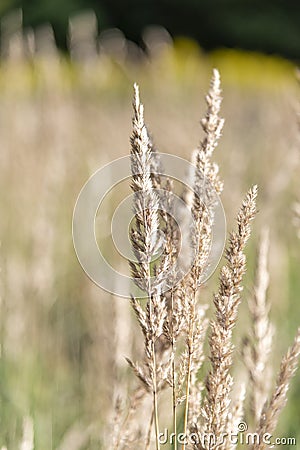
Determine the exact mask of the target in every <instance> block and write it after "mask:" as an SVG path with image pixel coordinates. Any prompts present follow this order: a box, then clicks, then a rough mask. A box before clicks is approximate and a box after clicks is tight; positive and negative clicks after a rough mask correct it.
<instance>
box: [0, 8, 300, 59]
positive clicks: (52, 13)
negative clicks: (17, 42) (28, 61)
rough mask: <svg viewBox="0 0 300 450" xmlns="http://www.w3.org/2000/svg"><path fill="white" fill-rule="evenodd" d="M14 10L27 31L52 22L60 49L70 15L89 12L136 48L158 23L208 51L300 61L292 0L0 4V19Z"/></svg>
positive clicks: (299, 30) (297, 15)
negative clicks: (17, 9)
mask: <svg viewBox="0 0 300 450" xmlns="http://www.w3.org/2000/svg"><path fill="white" fill-rule="evenodd" d="M16 6H19V7H22V9H23V12H24V23H25V26H26V27H27V26H33V27H37V26H39V25H41V24H43V23H51V24H52V26H53V28H54V32H55V35H56V38H57V42H58V44H59V46H60V47H62V48H66V34H67V26H68V18H69V16H70V14H73V13H74V12H78V11H79V10H82V9H93V10H94V11H95V13H96V15H97V17H98V19H99V21H100V29H101V30H104V29H106V28H111V27H117V28H119V29H121V30H122V31H123V33H124V34H125V35H126V37H127V38H128V39H131V40H133V41H134V42H136V43H141V36H142V31H143V29H144V28H145V27H146V26H148V25H153V24H157V25H161V26H164V27H165V28H166V29H167V30H168V31H169V32H170V33H171V35H172V36H173V37H174V36H179V35H182V36H189V37H192V38H194V39H196V40H197V41H198V42H199V43H200V45H201V46H202V47H203V48H204V49H208V50H209V49H213V48H218V47H230V48H234V47H237V48H243V49H250V50H260V51H263V52H267V53H276V54H280V55H283V56H285V57H288V58H291V59H294V60H299V58H300V27H299V23H300V4H299V2H297V1H294V0H275V1H274V0H265V1H263V2H262V1H260V0H227V1H224V0H199V1H195V0H156V1H152V0H128V1H126V2H124V1H123V0H64V1H63V2H62V1H60V0H26V1H25V0H24V1H23V2H21V1H19V0H2V2H1V5H0V17H1V15H3V14H4V13H5V12H7V11H9V10H10V9H12V8H15V7H16Z"/></svg>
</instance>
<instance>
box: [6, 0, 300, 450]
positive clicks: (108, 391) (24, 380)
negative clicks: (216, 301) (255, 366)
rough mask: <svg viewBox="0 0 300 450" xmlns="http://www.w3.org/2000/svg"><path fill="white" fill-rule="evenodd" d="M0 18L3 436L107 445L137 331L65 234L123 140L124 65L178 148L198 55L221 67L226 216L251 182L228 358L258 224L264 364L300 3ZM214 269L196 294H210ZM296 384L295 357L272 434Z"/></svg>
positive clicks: (200, 84)
mask: <svg viewBox="0 0 300 450" xmlns="http://www.w3.org/2000/svg"><path fill="white" fill-rule="evenodd" d="M0 21H1V33H0V34H1V60H0V188H1V196H0V205H1V219H0V229H1V248H0V267H1V275H0V277H1V312H0V340H1V355H0V414H1V417H0V448H1V446H2V447H3V448H7V449H8V450H11V449H12V450H14V449H19V448H22V449H23V450H25V449H31V448H35V449H39V450H40V449H41V450H49V449H60V450H77V449H78V450H80V449H91V450H92V449H101V448H110V446H109V443H107V442H108V438H107V436H108V430H109V425H110V423H111V422H112V417H113V414H114V408H113V403H114V400H115V398H116V396H117V394H121V395H122V396H123V397H124V398H125V399H126V398H127V397H128V396H129V395H130V394H129V393H130V391H131V390H132V389H133V388H134V386H135V380H134V378H133V377H132V376H131V374H130V371H129V370H128V368H127V366H126V362H125V360H124V356H126V355H127V356H131V357H132V358H133V359H135V357H136V355H139V353H140V351H141V347H142V342H141V336H140V334H139V332H138V330H137V327H136V324H135V320H134V317H133V315H132V313H131V311H130V306H129V304H128V301H127V300H124V299H120V298H114V297H112V296H110V295H109V294H107V293H105V292H102V291H101V290H100V289H99V288H97V287H96V286H94V285H93V284H92V282H91V281H90V280H89V279H88V278H87V276H86V275H85V274H84V272H83V271H82V269H81V267H80V266H79V264H78V261H77V259H76V256H75V252H74V249H73V245H72V234H71V221H72V211H73V207H74V204H75V201H76V198H77V195H78V193H79V191H80V189H81V187H82V186H83V184H84V183H85V181H86V180H87V178H88V177H89V176H90V175H91V174H92V173H94V171H95V170H97V169H98V168H99V167H101V166H102V165H103V164H105V163H107V162H109V161H111V160H112V159H113V158H116V157H119V156H124V155H127V154H128V152H129V150H130V146H129V136H130V133H131V114H132V111H131V101H132V85H133V82H135V81H136V82H138V83H139V84H140V88H141V95H142V100H143V102H144V104H145V116H146V120H147V123H148V125H149V128H150V130H151V133H152V134H153V136H154V140H155V143H156V145H157V147H158V148H159V150H161V151H164V152H168V153H172V154H176V155H179V156H182V157H186V158H190V155H191V152H192V150H193V149H194V148H195V147H196V146H197V144H198V143H199V141H200V138H201V128H200V125H199V121H200V118H201V117H202V116H203V115H204V113H205V101H204V95H205V93H206V91H207V89H208V86H209V79H210V76H211V71H212V68H213V67H217V68H218V69H219V71H220V73H221V78H222V86H223V96H224V101H223V107H222V115H223V117H224V118H225V120H226V122H225V129H224V135H223V137H222V140H221V143H220V145H219V148H218V149H217V151H216V160H217V162H218V163H219V165H220V172H221V175H222V178H223V179H224V182H225V189H224V193H223V197H222V200H223V203H224V208H225V212H226V217H227V221H228V228H229V229H230V228H231V226H232V225H233V223H234V217H235V215H236V212H237V210H238V208H239V205H240V203H241V200H242V198H243V195H244V193H245V192H246V191H247V190H248V188H249V186H250V185H252V184H254V183H257V184H258V185H259V190H260V194H259V214H258V217H257V220H256V222H255V225H254V233H253V237H252V239H251V242H250V245H249V246H248V260H249V270H248V274H247V277H246V280H245V283H244V285H245V289H244V293H243V298H244V301H243V305H242V308H241V311H240V313H241V314H240V318H239V323H238V327H237V330H236V333H235V343H236V346H237V352H236V367H238V368H239V371H240V373H242V371H243V369H242V364H241V363H240V359H241V357H240V353H239V348H240V343H241V339H242V337H243V335H244V334H245V333H246V331H247V325H248V322H249V319H248V311H247V298H248V297H249V296H251V295H252V293H253V272H254V267H255V255H256V247H257V241H258V237H259V232H260V229H261V227H262V226H264V225H268V226H269V227H270V230H271V249H270V272H271V280H270V289H269V299H270V303H271V320H272V321H273V323H274V324H275V326H276V335H275V339H274V356H273V357H272V359H271V361H270V364H271V365H272V366H273V367H274V374H276V371H277V370H278V366H279V362H280V358H281V356H282V354H283V353H284V351H285V350H286V348H287V346H288V345H289V344H290V343H291V341H292V339H293V336H294V334H295V332H296V329H297V326H298V325H299V324H300V304H299V298H300V276H299V264H300V252H299V250H300V242H299V237H298V233H297V229H296V227H295V225H294V213H293V207H294V204H295V203H296V202H297V201H300V192H299V188H300V181H299V151H300V149H299V127H298V125H299V124H297V121H298V113H299V110H300V108H299V98H300V89H299V86H298V84H297V80H296V72H295V68H296V65H297V62H299V57H300V27H299V23H300V6H299V5H298V3H297V2H295V1H292V0H286V1H279V0H277V1H267V0H266V1H264V2H258V1H251V2H250V1H245V0H244V1H241V0H230V1H229V0H228V1H226V2H225V1H220V0H214V1H208V0H201V1H198V2H195V1H192V0H189V1H185V2H183V1H180V0H177V1H175V0H174V1H171V0H168V1H167V0H164V1H161V2H158V1H156V2H150V1H149V0H148V1H145V0H144V1H139V2H137V1H133V0H132V1H129V2H126V3H125V2H121V0H119V1H117V0H114V1H107V0H105V1H104V0H103V1H96V0H93V1H92V0H90V1H85V0H77V1H75V0H65V1H64V2H58V1H54V0H52V1H50V0H48V1H46V0H43V1H42V0H40V1H36V0H26V2H24V3H23V4H21V3H20V2H18V1H12V0H2V1H1V2H0ZM111 198H112V201H111V202H110V203H109V204H108V205H107V211H106V212H105V213H102V214H101V215H100V216H99V218H98V221H99V223H98V225H99V228H98V231H99V235H98V239H99V243H100V245H101V244H103V243H104V242H106V240H107V236H108V233H109V223H110V218H111V215H112V213H113V209H114V207H115V205H116V204H117V203H118V194H116V196H115V198H114V196H113V195H112V197H111ZM115 263H116V266H118V267H119V265H120V267H122V270H126V269H125V266H126V262H125V261H122V260H120V261H119V260H118V261H116V262H115ZM217 276H218V271H217V272H216V273H215V274H214V276H213V277H212V278H211V279H210V280H209V281H208V282H207V283H206V285H205V286H204V288H203V291H202V294H201V301H204V302H207V303H208V304H209V305H210V310H212V301H211V299H212V293H213V291H214V290H215V289H216V283H217ZM237 376H238V374H237ZM299 400H300V377H299V373H298V375H296V377H295V379H294V381H293V385H292V389H291V392H290V394H289V402H288V405H287V407H286V408H285V411H284V414H283V415H282V417H281V421H280V425H279V428H278V432H277V435H278V436H286V437H288V436H291V437H296V438H297V439H298V446H299V445H300V434H299V430H300V427H299V425H300V407H299V404H300V403H299ZM32 442H34V447H33V445H32ZM26 445H27V446H26ZM296 448H298V447H296Z"/></svg>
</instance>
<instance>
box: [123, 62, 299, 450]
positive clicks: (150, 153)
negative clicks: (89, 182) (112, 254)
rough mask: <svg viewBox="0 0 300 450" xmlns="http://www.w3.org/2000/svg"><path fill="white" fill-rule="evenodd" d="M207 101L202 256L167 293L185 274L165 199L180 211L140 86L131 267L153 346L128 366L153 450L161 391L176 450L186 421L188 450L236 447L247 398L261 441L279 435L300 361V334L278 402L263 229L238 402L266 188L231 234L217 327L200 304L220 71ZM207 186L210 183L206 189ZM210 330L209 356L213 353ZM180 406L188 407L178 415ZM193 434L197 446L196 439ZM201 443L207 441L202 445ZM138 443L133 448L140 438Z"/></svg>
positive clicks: (195, 239) (197, 181)
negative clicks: (239, 342) (163, 284)
mask: <svg viewBox="0 0 300 450" xmlns="http://www.w3.org/2000/svg"><path fill="white" fill-rule="evenodd" d="M206 103H207V112H206V116H205V118H204V119H202V121H201V125H202V128H203V131H204V138H203V139H202V141H201V142H200V145H199V147H198V149H197V150H196V151H195V152H194V154H193V158H194V161H195V172H194V181H193V197H192V199H191V200H190V210H191V214H192V216H193V219H194V221H193V227H192V229H191V232H190V242H189V243H186V242H185V243H184V245H189V246H190V247H191V248H192V249H193V250H194V251H195V255H196V256H195V260H194V262H193V265H192V267H191V269H190V271H189V273H188V274H187V275H186V276H185V277H184V278H183V279H182V280H181V281H180V282H177V283H176V284H175V285H174V286H173V287H172V288H171V289H170V290H169V291H168V292H162V291H161V289H160V283H159V282H158V283H154V284H151V279H152V275H153V274H155V275H156V277H157V279H158V280H162V277H163V274H164V271H166V270H168V273H169V274H171V275H170V276H171V277H172V274H173V273H174V271H175V270H176V264H177V262H176V257H177V256H178V246H179V238H178V230H177V229H176V226H175V224H174V222H173V221H172V218H171V216H170V215H169V214H166V213H165V212H164V206H165V204H164V202H168V203H169V206H170V205H171V204H172V195H171V194H172V189H173V185H172V182H171V181H170V180H169V179H167V180H164V179H163V177H162V176H161V175H160V174H158V173H157V168H158V167H160V170H159V173H161V172H162V170H161V166H160V161H159V153H158V152H157V150H156V148H154V145H153V143H152V140H151V138H150V135H149V132H148V129H147V126H146V124H145V121H144V108H143V105H142V104H141V102H140V98H139V89H138V87H137V85H135V86H134V101H133V110H134V115H133V134H132V138H131V161H132V165H131V167H132V184H131V186H132V190H133V192H134V212H135V223H134V226H133V227H132V229H131V234H130V239H131V243H132V248H133V252H134V254H135V257H136V262H132V261H130V262H129V264H130V267H131V272H132V276H133V279H134V281H135V283H136V284H137V286H138V287H139V288H140V289H142V291H144V293H145V304H143V301H142V300H138V299H137V298H135V297H134V296H132V301H131V305H132V308H133V310H134V312H135V315H136V317H137V320H138V323H139V327H140V329H141V331H142V335H143V339H144V358H143V360H142V361H141V362H140V363H134V362H133V361H131V360H130V359H129V358H127V361H128V362H129V365H130V366H131V367H132V369H133V371H134V373H135V375H136V377H137V379H138V380H139V382H140V383H141V386H142V389H143V390H144V395H145V396H147V395H150V396H152V408H151V410H150V412H149V422H148V423H149V426H148V427H146V431H145V430H143V431H140V432H143V433H144V448H145V449H148V448H151V445H152V444H151V443H152V429H154V435H155V438H154V441H155V447H156V450H159V449H160V438H159V436H160V431H161V428H160V424H161V423H162V421H161V417H160V408H162V404H163V400H162V391H163V390H165V389H166V388H168V387H169V388H170V389H171V397H172V401H171V404H172V407H171V411H170V414H171V415H172V421H171V422H172V425H171V430H172V432H173V433H174V437H175V442H174V445H173V447H174V449H175V450H177V448H178V447H179V443H178V442H177V440H178V436H179V428H178V420H179V418H180V417H182V420H183V426H182V427H183V428H182V434H181V436H182V435H183V436H184V439H183V442H182V450H185V449H186V448H193V449H194V450H199V449H201V450H204V449H205V450H209V449H212V448H217V449H222V450H227V449H228V450H232V449H235V448H236V446H237V444H236V443H233V442H231V441H230V439H229V438H228V436H229V434H230V433H234V432H237V430H238V428H237V427H238V424H239V423H240V421H241V420H242V419H243V418H244V417H245V407H246V404H247V403H246V393H247V394H248V396H249V402H250V417H248V418H247V420H248V419H249V421H250V422H251V423H252V424H253V426H254V428H255V429H256V432H257V433H258V435H259V436H263V434H264V433H267V432H268V433H273V432H274V430H275V427H276V425H277V422H278V417H279V414H280V412H281V410H282V408H283V407H284V405H285V403H286V401H287V391H288V387H289V384H290V381H291V378H292V376H293V375H294V373H295V371H296V368H297V364H298V356H299V331H298V334H297V335H296V338H295V341H294V344H293V345H292V347H291V348H290V349H289V350H288V352H287V354H286V355H285V356H284V358H283V360H282V363H281V366H280V370H279V375H278V378H277V383H276V386H275V390H274V392H273V394H271V396H270V397H269V392H270V381H268V377H267V376H266V370H267V363H268V360H269V358H270V354H271V343H272V336H273V332H274V329H273V326H272V325H271V324H270V321H269V317H268V314H269V305H268V302H267V289H268V285H269V275H268V270H267V254H268V247H269V235H268V232H267V231H264V233H263V234H262V238H261V243H260V246H259V252H258V259H257V270H256V280H255V283H254V294H253V296H252V297H251V298H250V299H249V308H250V318H251V330H250V332H249V337H246V338H245V339H244V341H243V347H242V354H243V357H244V361H245V364H246V367H247V369H248V373H249V378H250V385H249V386H250V387H249V389H247V390H246V389H245V386H243V387H242V388H241V389H240V394H239V396H238V397H237V398H236V399H235V400H234V399H233V390H234V386H235V380H234V377H233V365H234V358H233V356H234V352H235V346H234V343H233V330H234V328H235V326H236V323H237V319H238V309H239V305H240V303H241V301H242V291H243V278H244V275H245V273H246V256H245V247H246V244H247V242H248V240H249V239H250V236H251V222H252V221H253V219H254V218H255V216H256V208H257V207H256V202H257V194H258V188H257V186H253V187H252V188H250V189H249V191H248V192H247V194H246V197H245V199H244V201H243V202H242V205H241V208H240V210H239V213H238V215H237V218H236V227H237V228H236V230H235V231H233V232H231V233H230V235H229V241H228V245H227V249H226V251H225V261H226V262H225V265H224V266H223V267H222V269H221V271H220V276H219V288H218V291H217V293H215V294H214V295H213V306H214V311H215V313H214V317H213V318H212V319H211V320H210V321H209V320H208V317H207V306H206V305H204V304H201V291H202V289H203V283H202V281H201V276H202V274H203V272H204V270H205V268H206V267H207V265H208V264H209V252H210V245H211V238H212V224H213V221H214V208H215V199H216V195H220V194H221V192H222V190H223V183H222V181H221V180H220V178H219V168H218V165H217V164H216V163H214V162H212V156H213V152H214V150H215V148H216V147H217V145H218V141H219V139H220V137H221V133H222V128H223V125H224V120H223V119H221V118H220V115H219V114H220V107H221V87H220V75H219V72H218V71H217V70H216V69H215V70H214V71H213V75H212V79H211V85H210V89H209V92H208V95H207V96H206ZM204 179H206V180H207V181H208V182H207V183H203V180H204ZM157 188H159V189H161V188H164V189H165V192H166V195H165V196H161V195H158V194H157V192H158V191H156V189H157ZM183 198H184V193H183ZM179 226H180V224H179ZM159 230H162V231H163V232H164V235H165V247H164V252H163V255H162V257H161V258H160V259H158V260H156V261H154V262H153V260H152V259H153V257H154V255H155V251H156V247H157V241H158V234H159ZM207 331H208V348H209V353H208V354H205V351H204V348H205V347H204V343H205V336H206V334H207ZM205 360H206V361H209V362H210V369H209V370H208V372H207V374H206V376H205V377H204V378H203V370H202V371H201V368H202V365H203V362H204V361H205ZM181 404H183V408H182V407H180V408H179V406H180V405H181ZM131 420H134V417H132V418H131ZM206 435H209V436H213V437H214V439H215V440H214V443H213V444H212V442H211V441H210V440H203V436H206ZM192 436H193V439H194V441H193V442H192V441H190V440H189V439H190V438H191V437H192ZM195 436H196V437H198V439H196V440H195ZM224 436H226V438H225V439H224ZM131 442H134V438H132V436H131ZM119 444H120V445H119V446H117V447H115V448H125V447H126V442H125V441H124V440H123V443H122V444H121V442H120V443H119ZM122 445H123V447H122ZM126 448H127V447H126ZM262 448H265V444H262V443H259V444H257V445H254V446H253V450H254V449H255V450H258V449H262Z"/></svg>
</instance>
